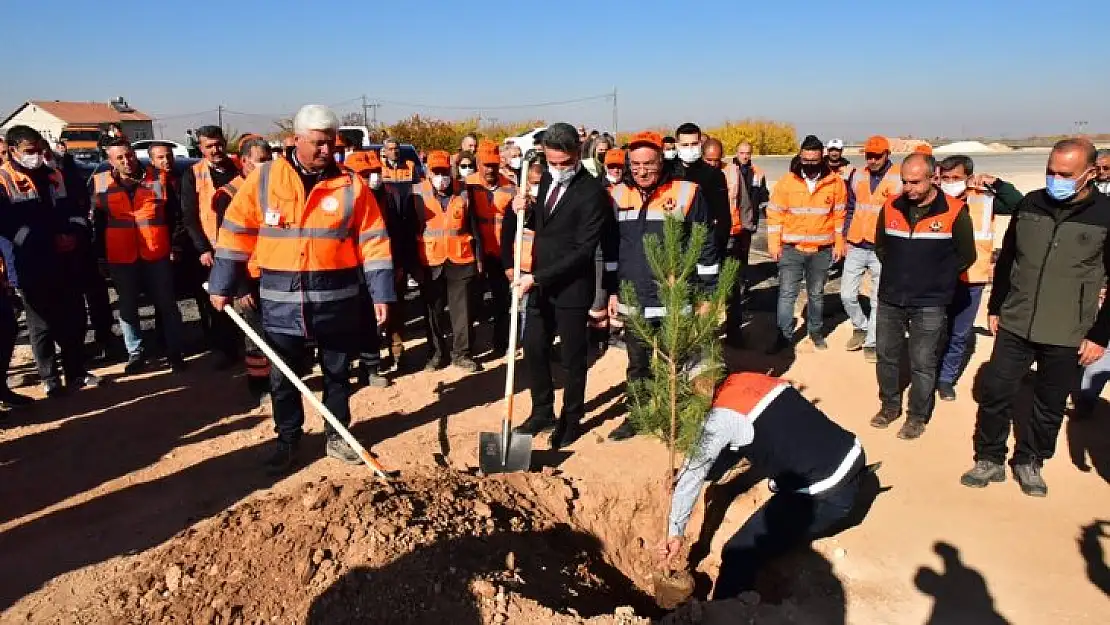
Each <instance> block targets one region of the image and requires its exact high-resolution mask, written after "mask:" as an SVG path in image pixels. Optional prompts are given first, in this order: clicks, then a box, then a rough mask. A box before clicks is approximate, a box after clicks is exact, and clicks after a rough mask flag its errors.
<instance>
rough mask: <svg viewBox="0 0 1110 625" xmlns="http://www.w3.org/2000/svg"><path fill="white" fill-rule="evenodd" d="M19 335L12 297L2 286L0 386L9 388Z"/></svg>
mask: <svg viewBox="0 0 1110 625" xmlns="http://www.w3.org/2000/svg"><path fill="white" fill-rule="evenodd" d="M18 336H19V323H18V321H17V320H16V314H15V309H14V308H12V298H11V297H10V296H9V295H8V289H7V287H4V286H0V364H2V365H3V366H4V370H3V375H4V377H3V378H0V388H8V367H10V366H11V363H12V353H13V352H15V340H16V338H17V337H18Z"/></svg>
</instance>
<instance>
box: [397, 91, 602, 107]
mask: <svg viewBox="0 0 1110 625" xmlns="http://www.w3.org/2000/svg"><path fill="white" fill-rule="evenodd" d="M612 97H613V94H612V93H606V94H602V95H593V96H587V97H584V98H573V99H570V100H553V101H550V102H536V103H533V104H499V105H495V106H483V105H470V106H462V105H448V104H420V103H418V102H401V101H398V100H379V102H381V103H382V104H390V105H393V106H409V107H412V108H424V109H449V110H456V111H476V110H482V111H500V110H506V109H526V108H541V107H545V106H561V105H563V104H577V103H579V102H592V101H594V100H608V99H611V98H612Z"/></svg>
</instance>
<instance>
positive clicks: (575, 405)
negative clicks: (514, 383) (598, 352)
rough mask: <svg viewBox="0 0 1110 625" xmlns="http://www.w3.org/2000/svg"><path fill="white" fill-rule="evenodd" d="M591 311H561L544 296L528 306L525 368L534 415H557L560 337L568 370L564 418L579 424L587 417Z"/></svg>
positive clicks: (567, 309)
mask: <svg viewBox="0 0 1110 625" xmlns="http://www.w3.org/2000/svg"><path fill="white" fill-rule="evenodd" d="M588 319H589V308H588V307H581V308H557V307H555V306H554V305H553V304H552V303H551V302H550V301H549V300H546V299H545V298H543V297H534V298H532V301H531V302H530V303H529V306H528V320H527V323H525V331H524V367H525V369H526V370H527V371H528V381H529V383H530V385H531V389H532V416H536V417H541V418H547V417H554V415H555V384H554V382H553V381H552V379H551V347H552V344H553V343H554V341H555V335H556V334H557V335H558V336H559V338H560V339H561V341H560V344H559V354H560V356H561V359H562V363H563V367H565V368H566V371H567V378H566V385H565V386H564V387H563V409H562V412H561V414H562V417H563V418H565V419H566V420H567V421H568V422H571V423H579V422H580V421H581V420H582V416H583V415H584V414H585V397H586V355H587V353H586V352H587V332H586V323H587V321H588Z"/></svg>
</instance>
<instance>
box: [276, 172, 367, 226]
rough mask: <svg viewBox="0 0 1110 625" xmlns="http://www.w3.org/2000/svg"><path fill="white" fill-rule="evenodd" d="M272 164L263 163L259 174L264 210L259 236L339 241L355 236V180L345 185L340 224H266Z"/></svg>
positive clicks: (340, 202) (340, 205)
mask: <svg viewBox="0 0 1110 625" xmlns="http://www.w3.org/2000/svg"><path fill="white" fill-rule="evenodd" d="M270 165H271V164H270V163H263V164H262V167H261V169H260V171H259V174H258V197H259V208H260V209H261V210H262V211H263V215H262V220H261V221H262V224H263V226H262V227H261V228H259V229H258V236H259V237H267V238H273V239H333V240H338V241H342V240H345V239H350V238H354V237H353V230H354V223H353V221H354V215H355V186H354V183H353V182H354V181H353V180H352V181H351V182H352V184H349V185H347V186H345V187H343V197H342V199H341V200H340V201H339V208H342V209H343V213H342V215H343V216H342V218H341V219H340V220H339V224H338V225H336V226H334V227H331V228H311V227H309V228H305V227H301V226H293V225H289V224H281V225H277V226H270V225H265V224H266V220H265V217H266V216H265V211H266V207H267V206H269V205H270V203H269V200H270V169H271V166H270ZM346 175H347V176H348V177H350V176H352V175H354V174H351V173H347V174H346ZM314 190H315V189H314ZM305 203H306V204H307V203H308V198H305Z"/></svg>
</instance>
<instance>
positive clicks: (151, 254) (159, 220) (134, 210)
mask: <svg viewBox="0 0 1110 625" xmlns="http://www.w3.org/2000/svg"><path fill="white" fill-rule="evenodd" d="M93 198H94V202H95V205H96V210H97V211H100V212H101V213H102V214H103V215H104V225H105V231H104V243H105V246H104V247H105V253H106V256H107V261H108V262H109V263H113V264H130V263H134V262H136V261H138V260H145V261H158V260H163V259H166V258H169V255H170V232H169V226H168V224H167V222H166V216H165V204H166V192H165V187H164V186H163V185H162V182H161V180H160V179H157V178H152V177H151V176H150V175H149V174H148V175H147V176H145V177H144V179H143V180H142V181H140V182H139V183H138V185H137V187H136V188H135V192H134V194H131V193H129V192H128V191H127V189H126V188H124V187H123V185H121V184H119V182H118V181H117V180H116V178H115V177H114V176H113V175H112V174H111V172H102V173H99V174H97V175H96V176H94V177H93Z"/></svg>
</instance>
